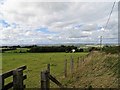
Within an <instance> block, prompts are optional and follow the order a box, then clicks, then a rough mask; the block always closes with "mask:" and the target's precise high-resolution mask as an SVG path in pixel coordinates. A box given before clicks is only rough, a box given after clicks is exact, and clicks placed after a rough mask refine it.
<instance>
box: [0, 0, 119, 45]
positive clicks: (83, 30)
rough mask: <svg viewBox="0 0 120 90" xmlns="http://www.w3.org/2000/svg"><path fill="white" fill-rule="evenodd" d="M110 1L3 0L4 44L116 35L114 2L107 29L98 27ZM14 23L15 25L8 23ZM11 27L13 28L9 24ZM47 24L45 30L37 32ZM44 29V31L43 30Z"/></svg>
mask: <svg viewBox="0 0 120 90" xmlns="http://www.w3.org/2000/svg"><path fill="white" fill-rule="evenodd" d="M112 5H113V2H111V3H108V2H106V3H105V2H99V3H98V2H76V3H75V2H74V3H73V2H72V3H70V2H61V3H60V2H57V3H56V2H35V1H34V0H32V2H27V1H24V0H7V1H5V3H4V4H3V5H2V6H1V7H0V13H1V14H0V19H3V20H6V21H8V22H9V24H10V25H11V26H10V27H8V28H3V27H2V26H1V27H0V29H1V31H0V32H2V36H1V38H2V40H3V43H4V44H8V43H9V44H10V43H12V44H13V43H16V44H17V43H19V44H20V43H26V44H32V43H56V42H58V43H62V42H64V43H65V42H78V41H79V42H89V41H93V42H96V39H97V37H98V36H100V35H103V36H104V37H113V38H116V35H117V30H118V29H117V23H118V22H117V20H118V17H117V3H116V5H115V8H114V11H113V13H112V16H111V20H110V23H109V25H108V27H107V31H104V32H103V31H102V30H101V28H104V26H105V24H106V21H107V19H108V15H109V13H110V10H111V8H112ZM13 23H15V24H16V28H15V27H14V26H12V24H13ZM13 27H14V28H13ZM38 28H47V29H48V31H49V32H57V33H43V32H38V31H36V29H38ZM46 32H47V31H46Z"/></svg>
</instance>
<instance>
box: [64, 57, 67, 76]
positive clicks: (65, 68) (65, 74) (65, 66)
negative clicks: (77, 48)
mask: <svg viewBox="0 0 120 90" xmlns="http://www.w3.org/2000/svg"><path fill="white" fill-rule="evenodd" d="M64 76H65V77H67V59H66V60H65V64H64Z"/></svg>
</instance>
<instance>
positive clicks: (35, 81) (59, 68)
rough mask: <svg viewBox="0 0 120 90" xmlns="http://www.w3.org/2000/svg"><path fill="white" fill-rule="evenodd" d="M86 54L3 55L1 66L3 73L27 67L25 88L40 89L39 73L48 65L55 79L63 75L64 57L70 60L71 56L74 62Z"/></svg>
mask: <svg viewBox="0 0 120 90" xmlns="http://www.w3.org/2000/svg"><path fill="white" fill-rule="evenodd" d="M86 54H87V53H3V54H2V66H3V69H2V71H3V72H6V71H8V70H11V69H14V68H17V67H19V66H22V65H27V70H26V71H25V73H26V74H27V79H26V82H25V83H26V86H27V88H39V87H40V82H39V81H40V72H41V71H42V70H44V69H46V65H47V64H48V63H50V64H51V73H52V74H53V75H55V76H56V77H61V76H62V75H63V68H64V60H65V57H66V58H67V59H68V61H69V60H70V56H71V55H72V56H73V58H74V60H77V58H78V57H81V58H82V57H83V56H85V55H86ZM50 58H51V59H50Z"/></svg>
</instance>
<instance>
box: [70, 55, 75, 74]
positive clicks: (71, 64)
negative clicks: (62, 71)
mask: <svg viewBox="0 0 120 90" xmlns="http://www.w3.org/2000/svg"><path fill="white" fill-rule="evenodd" d="M73 63H74V61H73V57H72V56H71V62H70V69H71V74H72V76H73V72H74V65H73Z"/></svg>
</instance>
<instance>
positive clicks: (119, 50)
mask: <svg viewBox="0 0 120 90" xmlns="http://www.w3.org/2000/svg"><path fill="white" fill-rule="evenodd" d="M102 50H103V51H104V52H106V53H112V54H114V53H120V46H104V47H103V49H102Z"/></svg>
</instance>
